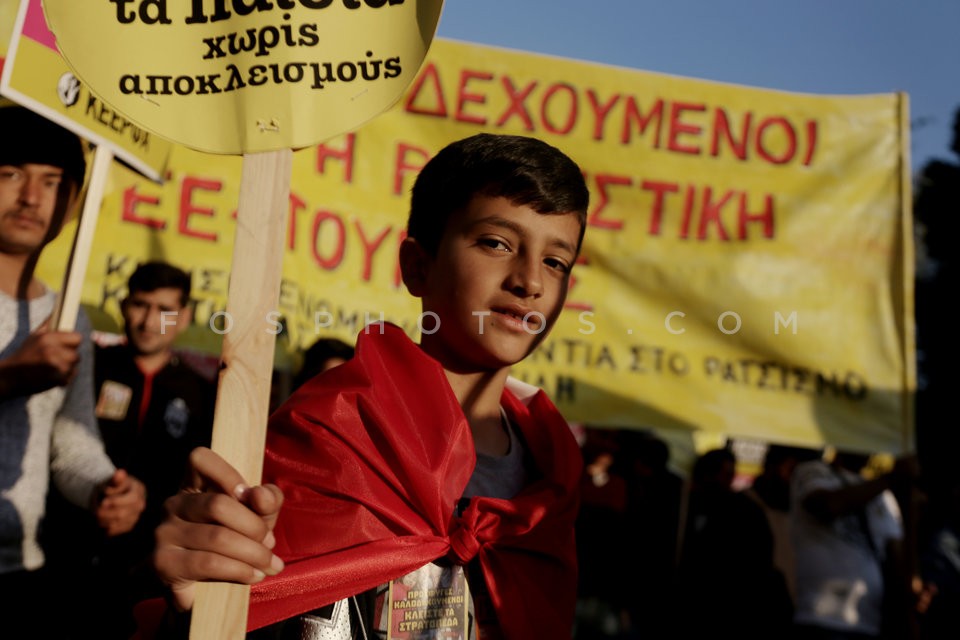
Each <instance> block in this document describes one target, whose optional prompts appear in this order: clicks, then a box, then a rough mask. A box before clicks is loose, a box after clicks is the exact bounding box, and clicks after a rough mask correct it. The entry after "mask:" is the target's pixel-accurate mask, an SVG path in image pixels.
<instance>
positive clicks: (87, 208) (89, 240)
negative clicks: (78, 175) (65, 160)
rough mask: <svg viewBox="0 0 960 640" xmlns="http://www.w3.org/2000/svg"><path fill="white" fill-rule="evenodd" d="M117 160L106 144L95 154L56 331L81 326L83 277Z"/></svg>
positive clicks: (60, 297)
mask: <svg viewBox="0 0 960 640" xmlns="http://www.w3.org/2000/svg"><path fill="white" fill-rule="evenodd" d="M111 162H113V151H111V150H110V149H108V148H107V146H106V145H102V144H101V145H97V150H96V151H95V152H94V156H93V170H92V172H91V174H90V182H89V183H88V185H87V195H86V198H85V199H84V202H83V211H81V213H80V219H79V220H78V221H77V232H76V234H75V235H74V237H73V246H72V248H71V249H70V259H69V260H68V261H67V272H66V274H64V277H63V284H62V286H61V287H60V295H58V296H57V303H56V305H55V306H54V308H53V313H52V314H51V315H50V329H52V330H54V331H73V330H74V329H75V328H76V326H77V314H78V313H79V309H80V294H81V293H83V280H84V276H85V275H86V273H87V263H88V262H89V261H90V247H91V245H92V244H93V235H94V231H95V230H96V228H97V218H98V217H99V215H100V205H101V204H102V203H103V191H104V186H105V185H106V183H107V176H108V175H109V173H110V163H111Z"/></svg>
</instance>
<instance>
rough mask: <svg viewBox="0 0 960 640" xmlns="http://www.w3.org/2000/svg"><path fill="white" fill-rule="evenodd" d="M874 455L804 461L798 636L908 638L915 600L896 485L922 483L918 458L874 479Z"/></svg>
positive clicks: (797, 511) (795, 516)
mask: <svg viewBox="0 0 960 640" xmlns="http://www.w3.org/2000/svg"><path fill="white" fill-rule="evenodd" d="M869 459H870V456H869V455H867V454H862V453H857V452H849V451H839V452H837V453H836V455H834V457H833V459H832V460H831V461H830V462H826V461H824V460H812V461H808V462H804V463H802V464H799V465H797V468H796V470H795V471H794V474H793V483H792V488H791V494H792V496H791V500H792V505H791V526H792V534H793V541H794V551H795V554H796V576H797V579H796V593H797V601H796V613H795V616H794V618H795V620H796V622H797V625H798V627H797V633H798V636H797V637H798V638H800V639H801V640H807V639H811V640H813V639H816V640H821V639H827V638H829V639H831V640H832V639H836V640H846V639H855V638H856V639H864V638H888V639H889V640H894V639H897V640H902V639H903V638H908V637H910V636H909V631H908V627H909V625H908V617H909V612H910V610H911V604H910V603H909V602H908V600H907V593H908V582H907V579H906V575H905V569H904V558H905V557H904V553H903V548H902V542H903V537H904V530H903V522H902V517H901V510H900V507H899V505H898V504H897V500H896V498H895V496H894V494H893V490H895V489H898V488H901V487H902V486H905V485H907V486H908V485H912V484H913V483H915V481H916V479H917V476H918V474H919V468H918V466H917V461H916V458H915V457H914V456H906V457H903V458H899V459H897V461H896V463H895V465H894V467H893V469H892V470H891V471H890V472H888V473H885V474H882V475H880V476H878V477H875V478H872V479H866V478H865V477H864V476H863V475H862V470H863V469H864V467H865V465H866V464H867V462H868V460H869Z"/></svg>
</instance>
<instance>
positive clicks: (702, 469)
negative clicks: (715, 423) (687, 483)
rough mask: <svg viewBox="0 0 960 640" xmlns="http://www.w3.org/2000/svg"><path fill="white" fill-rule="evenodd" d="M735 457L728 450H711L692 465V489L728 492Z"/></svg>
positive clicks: (731, 484) (734, 466) (734, 467)
mask: <svg viewBox="0 0 960 640" xmlns="http://www.w3.org/2000/svg"><path fill="white" fill-rule="evenodd" d="M736 469H737V457H736V456H735V455H734V454H733V452H732V451H730V450H729V449H711V450H710V451H707V452H705V453H704V454H703V455H701V456H700V457H699V458H697V461H696V462H694V463H693V474H692V480H693V487H694V489H697V490H700V491H730V490H731V488H732V487H733V479H734V476H735V475H736Z"/></svg>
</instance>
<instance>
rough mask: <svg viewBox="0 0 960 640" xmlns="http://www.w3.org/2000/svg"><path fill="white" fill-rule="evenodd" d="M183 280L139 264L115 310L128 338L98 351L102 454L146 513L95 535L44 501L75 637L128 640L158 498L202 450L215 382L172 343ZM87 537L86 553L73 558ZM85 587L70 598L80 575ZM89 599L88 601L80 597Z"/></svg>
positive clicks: (182, 309)
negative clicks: (114, 532)
mask: <svg viewBox="0 0 960 640" xmlns="http://www.w3.org/2000/svg"><path fill="white" fill-rule="evenodd" d="M190 288H191V282H190V275H189V274H188V273H186V272H185V271H183V270H181V269H179V268H178V267H176V266H174V265H172V264H168V263H166V262H160V261H155V262H147V263H144V264H141V265H139V266H138V267H137V269H136V270H135V271H134V272H133V274H132V275H131V276H130V278H129V280H128V283H127V295H126V297H125V298H124V300H123V301H122V303H121V305H120V310H121V313H122V315H123V325H124V334H125V337H126V339H125V341H124V342H122V343H121V344H117V345H113V346H107V347H100V346H98V347H97V348H96V352H95V353H96V358H95V362H96V366H95V376H96V385H95V389H96V391H97V396H96V397H97V403H96V415H97V419H98V421H99V426H100V433H101V435H102V437H103V440H104V443H105V445H106V450H107V454H108V455H109V456H110V459H111V460H113V462H114V464H117V465H123V466H124V467H126V468H127V469H129V470H130V472H131V473H134V474H136V475H137V477H139V478H140V479H142V480H143V482H144V483H145V485H146V488H147V504H146V510H145V511H144V513H143V515H142V516H141V518H140V520H139V522H138V523H137V526H136V527H135V528H134V529H133V531H131V532H129V533H127V534H125V535H122V536H116V537H112V538H106V537H104V536H102V535H100V532H99V531H97V529H96V528H94V527H92V526H90V524H91V523H89V522H88V519H84V518H83V517H82V515H83V514H77V513H75V512H73V511H71V510H69V509H67V506H68V505H66V504H64V503H63V502H62V501H61V500H57V496H56V494H53V495H52V496H51V504H50V518H51V521H52V522H54V523H56V525H57V526H53V527H51V528H50V532H49V535H48V536H46V537H45V544H46V545H47V548H48V550H49V555H50V556H51V566H52V568H53V569H55V572H56V575H57V576H58V577H61V578H63V583H64V584H70V585H71V589H70V594H69V595H70V597H69V598H67V597H66V596H67V595H68V594H64V595H65V598H64V599H65V601H66V602H68V603H71V604H72V605H73V606H74V620H75V623H74V632H75V633H76V634H77V635H76V637H78V638H82V637H91V638H93V637H95V638H98V639H100V640H111V639H114V638H115V639H117V640H126V639H127V638H129V637H130V635H131V634H132V633H133V631H134V630H135V628H136V624H135V621H134V619H133V616H132V608H133V605H134V604H135V603H137V602H139V601H140V600H142V599H144V598H148V597H152V596H158V595H161V594H162V592H163V591H162V587H161V585H160V583H159V582H157V581H156V578H155V576H154V574H153V571H152V568H151V567H150V564H149V561H150V554H151V553H152V552H153V545H154V537H153V532H154V529H155V528H156V526H157V525H158V524H159V523H160V521H161V520H162V518H163V514H164V511H163V503H164V501H165V500H166V499H167V498H168V497H170V496H172V495H173V494H175V493H176V492H177V491H178V490H179V488H180V484H181V482H182V481H183V479H184V474H185V471H186V468H187V459H188V457H189V455H190V451H192V450H193V449H194V448H195V447H198V446H209V445H210V438H211V432H212V428H213V412H214V400H215V396H216V386H215V385H214V383H213V382H212V381H210V380H208V379H207V378H205V377H203V376H202V375H200V374H199V373H198V372H197V371H195V370H194V369H193V368H191V367H190V365H188V364H187V363H185V362H183V361H182V360H181V359H180V357H179V356H178V355H177V353H176V352H175V351H174V349H173V345H174V342H175V341H176V339H177V337H178V336H180V335H181V334H182V333H183V332H184V331H185V330H186V329H187V327H188V326H189V325H190V321H191V318H192V315H191V309H190V306H189V300H190ZM84 539H85V544H84V545H83V546H84V547H85V552H84V553H83V555H81V554H80V553H79V549H80V548H81V540H84ZM80 576H84V577H85V578H84V582H85V583H87V584H88V585H89V588H87V589H85V590H84V591H83V593H81V594H73V591H74V585H75V584H76V580H77V578H78V577H80ZM85 594H86V596H87V597H84V595H85Z"/></svg>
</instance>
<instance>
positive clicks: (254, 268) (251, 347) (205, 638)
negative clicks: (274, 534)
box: [190, 149, 293, 640]
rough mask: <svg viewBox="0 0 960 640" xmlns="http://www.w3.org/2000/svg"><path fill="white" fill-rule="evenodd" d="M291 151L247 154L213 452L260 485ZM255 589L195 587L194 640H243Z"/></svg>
mask: <svg viewBox="0 0 960 640" xmlns="http://www.w3.org/2000/svg"><path fill="white" fill-rule="evenodd" d="M292 165H293V151H292V150H291V149H282V150H279V151H266V152H260V153H252V154H245V155H244V156H243V169H242V175H241V181H240V201H239V208H238V210H237V228H236V233H235V236H234V245H233V262H232V267H231V272H230V284H229V287H228V290H227V309H226V310H227V316H225V318H226V325H225V326H224V331H225V333H224V336H223V349H222V352H221V369H220V380H219V383H218V386H217V402H216V408H215V413H214V419H213V441H212V443H211V444H212V446H211V448H212V449H213V450H214V451H216V452H217V453H218V454H220V455H221V456H222V457H223V458H224V459H226V460H227V462H229V463H230V464H232V465H233V466H234V468H236V469H237V471H239V472H240V474H241V475H242V476H243V478H244V480H245V481H246V482H247V483H248V485H250V486H253V485H256V484H259V483H260V477H261V474H262V472H263V449H264V441H265V439H266V432H267V417H268V412H269V402H270V381H271V375H272V373H273V354H274V348H275V345H276V335H275V334H274V333H273V332H272V331H269V330H268V328H269V325H268V324H267V322H266V320H265V319H266V318H267V314H268V313H270V312H271V311H273V310H275V309H276V305H277V302H278V300H279V296H280V276H281V271H282V267H283V241H284V238H285V233H286V219H287V210H288V207H289V196H290V177H291V170H292ZM249 595H250V587H249V586H247V585H238V584H230V583H225V582H204V583H198V584H197V592H196V600H195V601H194V606H193V618H192V621H191V624H190V640H242V639H243V638H244V637H245V636H246V628H247V605H248V598H249Z"/></svg>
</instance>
